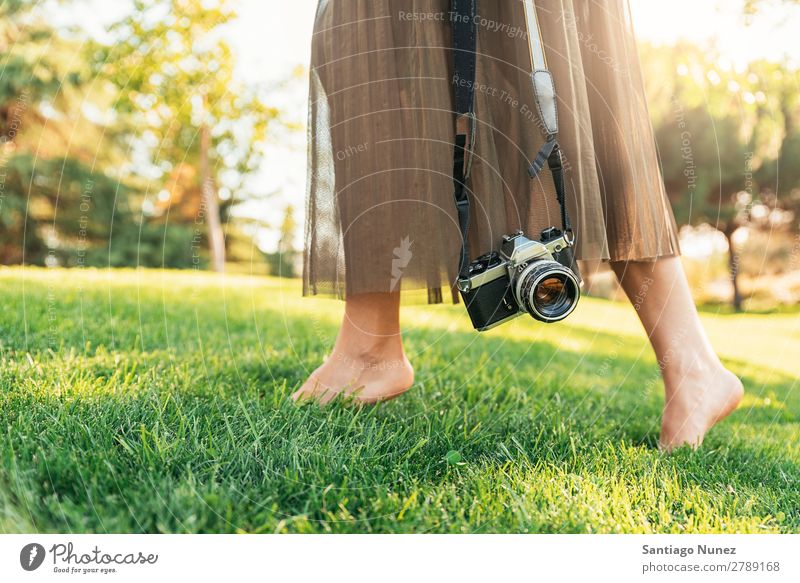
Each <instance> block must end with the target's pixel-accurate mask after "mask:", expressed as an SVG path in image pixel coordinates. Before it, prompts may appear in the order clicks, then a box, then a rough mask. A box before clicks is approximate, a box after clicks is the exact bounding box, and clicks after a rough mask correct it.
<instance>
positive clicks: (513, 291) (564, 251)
mask: <svg viewBox="0 0 800 583" xmlns="http://www.w3.org/2000/svg"><path fill="white" fill-rule="evenodd" d="M458 288H459V291H460V292H461V297H462V298H463V299H464V303H465V304H466V306H467V312H468V313H469V317H470V319H471V320H472V325H473V326H474V327H475V329H476V330H479V331H483V330H489V329H491V328H494V327H495V326H498V325H500V324H502V323H504V322H507V321H508V320H511V319H512V318H516V317H517V316H519V315H521V314H523V313H528V314H529V315H531V316H532V317H533V318H534V319H536V320H539V321H541V322H557V321H559V320H563V319H564V318H566V317H567V316H568V315H569V314H571V313H572V311H573V310H574V309H575V306H577V304H578V299H579V298H580V279H579V277H578V275H577V270H576V269H575V258H574V254H573V251H572V238H571V236H566V235H565V234H564V233H562V231H561V230H560V229H557V228H556V227H549V228H547V229H545V230H544V231H542V233H541V237H540V239H539V240H538V241H534V240H532V239H528V238H527V237H525V235H524V234H523V233H522V231H517V232H516V233H514V234H513V235H505V236H504V237H503V240H502V244H501V246H500V251H499V252H498V251H492V252H490V253H486V254H485V255H481V256H480V257H478V258H477V259H475V260H474V261H472V263H470V265H469V275H468V276H467V277H464V278H459V280H458Z"/></svg>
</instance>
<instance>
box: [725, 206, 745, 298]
mask: <svg viewBox="0 0 800 583" xmlns="http://www.w3.org/2000/svg"><path fill="white" fill-rule="evenodd" d="M736 228H737V226H736V223H735V222H734V221H730V222H729V223H728V224H726V225H725V231H724V233H725V239H727V241H728V271H729V272H730V276H731V286H732V287H733V298H732V300H731V304H732V305H733V309H734V310H735V311H737V312H741V311H742V294H741V292H740V291H739V256H738V255H737V254H736V248H735V247H734V245H733V234H734V232H736Z"/></svg>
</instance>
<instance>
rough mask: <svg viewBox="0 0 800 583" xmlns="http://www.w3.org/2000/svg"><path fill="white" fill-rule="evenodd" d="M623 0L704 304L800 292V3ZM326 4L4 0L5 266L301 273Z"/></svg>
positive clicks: (792, 299)
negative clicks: (310, 110)
mask: <svg viewBox="0 0 800 583" xmlns="http://www.w3.org/2000/svg"><path fill="white" fill-rule="evenodd" d="M630 6H631V12H632V16H633V20H634V26H635V29H636V31H637V36H638V41H639V43H640V54H641V57H642V66H643V69H644V77H645V80H646V85H647V93H648V100H649V104H650V113H651V116H652V120H653V125H654V128H655V132H656V139H657V143H658V148H659V154H660V158H661V164H662V168H663V173H664V179H665V183H666V186H667V191H668V193H669V196H670V200H671V202H672V205H673V208H674V210H675V216H676V219H677V221H678V223H679V225H680V226H681V243H682V249H683V253H684V262H685V264H686V267H687V271H688V273H689V276H690V280H691V283H692V287H693V290H694V292H695V294H696V299H697V301H698V302H700V303H705V304H719V305H721V306H730V309H731V310H752V311H762V310H775V309H781V308H782V307H784V306H792V305H797V304H798V303H800V234H799V232H798V225H799V224H800V164H798V161H800V71H799V70H798V66H799V65H800V63H799V60H800V41H798V38H797V31H798V30H800V2H798V0H727V1H724V2H723V1H722V0H676V1H673V2H670V3H654V2H648V1H647V0H630ZM315 8H316V2H315V0H294V1H293V2H291V3H288V2H277V0H266V1H264V0H261V1H259V0H240V1H234V0H229V1H220V0H138V1H128V0H118V1H115V2H107V1H106V2H102V1H100V0H60V1H56V0H52V1H24V0H0V63H1V64H0V264H2V265H19V264H26V265H42V266H52V267H56V266H60V267H74V268H89V267H163V268H176V269H204V270H205V269H207V270H216V271H221V270H223V269H224V270H226V271H228V272H244V273H254V274H272V275H280V276H283V277H293V276H296V275H297V274H298V273H299V269H300V258H301V254H300V249H301V246H302V230H303V220H304V219H303V208H304V196H305V179H306V168H305V154H306V128H305V120H306V95H307V85H306V77H307V63H308V59H309V53H310V50H309V49H310V42H311V29H312V25H313V18H314V11H315ZM584 273H585V274H589V276H588V277H587V287H588V290H589V292H590V293H591V294H593V295H598V296H602V297H611V298H613V297H617V296H618V295H619V290H618V289H617V288H616V285H615V283H614V280H613V278H612V277H611V274H610V273H609V272H608V271H607V270H606V268H605V267H604V266H602V265H587V266H585V268H584ZM726 309H727V308H726Z"/></svg>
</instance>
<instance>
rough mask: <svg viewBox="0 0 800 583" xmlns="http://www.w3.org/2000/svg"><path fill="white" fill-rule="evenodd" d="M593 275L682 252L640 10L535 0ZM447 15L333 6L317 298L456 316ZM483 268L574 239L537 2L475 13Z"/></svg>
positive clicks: (424, 0)
mask: <svg viewBox="0 0 800 583" xmlns="http://www.w3.org/2000/svg"><path fill="white" fill-rule="evenodd" d="M536 5H537V12H538V15H539V20H540V23H541V27H542V35H543V40H544V44H545V50H546V56H547V60H548V66H549V68H550V70H551V72H552V73H553V77H554V80H555V85H556V93H557V97H558V108H559V111H558V113H559V129H560V132H559V143H560V144H561V147H562V152H563V154H564V158H565V167H566V182H567V198H568V208H569V212H570V216H571V218H572V222H573V225H574V228H575V233H576V241H577V256H578V258H580V259H595V260H596V259H600V260H607V259H611V260H614V261H621V260H652V259H656V258H658V257H663V256H669V255H675V254H678V253H679V247H678V239H677V228H676V225H675V220H674V217H673V215H672V211H671V209H670V206H669V202H668V200H667V197H666V194H665V191H664V185H663V180H662V177H661V173H660V169H659V163H658V157H657V152H656V148H655V142H654V138H653V130H652V125H651V122H650V118H649V114H648V109H647V104H646V101H645V94H644V84H643V81H642V74H641V68H640V64H639V60H638V55H637V50H636V43H635V39H634V35H633V29H632V26H631V18H630V13H629V7H628V4H627V1H626V0H574V1H573V0H539V1H537V2H536ZM449 9H450V3H449V0H402V1H401V0H395V1H388V0H321V1H320V2H319V5H318V8H317V14H316V21H315V25H314V36H313V41H312V57H311V67H310V83H309V87H310V98H309V125H308V131H309V158H308V162H309V166H308V192H307V205H306V231H305V253H304V270H303V280H304V281H303V283H304V285H303V292H304V294H306V295H320V296H331V297H339V298H346V297H347V296H348V295H352V294H362V293H376V292H378V293H386V292H397V291H402V292H403V296H404V299H405V300H411V301H415V300H422V301H428V302H431V303H436V302H441V301H443V300H449V299H450V298H453V299H455V298H456V295H455V294H454V293H453V285H454V282H455V278H456V270H457V265H458V252H459V246H460V235H459V230H458V223H457V219H456V212H455V207H454V203H453V198H452V197H453V184H452V156H453V141H454V134H455V129H454V117H453V100H454V96H453V88H452V78H453V55H452V49H451V28H450V22H449V19H450V14H449ZM476 22H477V25H478V26H477V28H478V59H477V60H478V63H477V77H476V116H477V143H476V150H475V159H474V164H473V170H472V177H471V184H470V185H469V187H470V199H471V202H472V216H471V221H470V228H469V236H468V241H469V247H470V253H471V257H475V256H477V255H479V254H482V253H485V252H487V251H489V250H492V249H496V248H498V247H499V244H500V240H501V237H502V236H503V235H504V234H507V233H511V232H514V231H516V230H517V229H522V230H523V231H524V232H525V233H526V234H527V235H528V236H530V237H532V238H535V237H538V234H539V232H540V231H541V230H542V229H543V228H545V227H548V226H550V225H555V226H560V217H559V207H558V203H557V201H556V198H555V193H554V190H553V186H552V180H551V177H550V175H549V172H548V171H547V170H545V171H543V172H542V174H541V175H540V176H539V177H537V178H536V179H534V180H531V179H530V178H529V176H528V174H527V171H526V168H527V166H528V164H529V163H530V161H531V159H532V158H533V157H534V156H535V155H536V152H537V151H538V149H539V147H540V146H541V144H542V142H543V141H544V135H543V133H542V131H541V124H540V121H539V119H538V117H537V115H536V113H535V112H536V107H535V103H534V98H533V88H532V84H531V81H530V69H531V65H530V57H529V52H528V44H527V36H526V31H525V19H524V8H523V3H522V2H521V1H520V0H492V1H489V0H483V1H481V2H479V16H478V18H477V20H476Z"/></svg>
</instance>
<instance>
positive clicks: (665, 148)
mask: <svg viewBox="0 0 800 583" xmlns="http://www.w3.org/2000/svg"><path fill="white" fill-rule="evenodd" d="M642 52H643V63H644V64H645V68H646V74H645V77H646V78H649V79H651V80H653V81H652V84H651V85H648V96H649V101H650V103H651V113H652V115H653V117H654V127H655V135H656V141H657V142H658V147H659V153H660V156H661V161H662V171H663V174H664V182H665V186H666V188H667V193H668V195H669V197H670V200H671V202H672V205H673V209H674V210H675V216H676V220H677V221H678V223H679V224H698V223H704V222H706V223H710V224H712V225H714V226H715V227H716V228H717V229H719V230H720V231H721V232H722V233H724V235H725V237H726V239H727V240H728V248H729V257H728V264H729V270H730V276H731V284H732V303H733V306H734V308H735V309H741V306H742V297H741V293H740V286H739V282H738V275H739V271H740V270H739V259H738V257H737V249H736V246H735V237H734V233H736V231H737V230H738V229H739V228H742V227H750V228H765V227H774V226H775V223H770V224H767V223H765V222H764V220H763V214H764V213H760V214H759V212H756V213H754V210H757V211H762V210H763V209H766V208H773V209H775V208H781V207H782V208H787V207H788V206H789V205H790V201H791V200H792V197H793V192H794V191H795V190H796V189H797V188H800V173H798V172H797V170H796V168H795V164H793V163H792V162H790V160H791V158H790V156H791V155H792V154H793V152H794V149H793V148H796V147H797V146H796V145H795V144H796V143H797V142H796V141H797V140H798V137H797V124H796V123H795V122H794V121H793V120H794V119H796V117H797V115H798V100H797V94H798V87H799V86H800V83H798V81H800V76H799V75H800V73H798V71H797V70H792V69H790V68H788V67H787V66H786V65H782V64H776V63H768V62H764V61H757V62H753V63H751V64H750V65H749V66H748V67H747V69H746V70H744V71H736V70H734V69H732V68H726V67H722V66H720V65H719V64H718V61H719V59H718V58H717V56H716V55H715V54H713V53H706V52H704V51H703V50H701V49H700V48H698V47H695V46H692V45H688V44H680V45H677V46H675V47H673V48H671V49H670V48H664V47H659V48H657V49H654V48H651V47H647V46H645V47H643V51H642ZM656 81H657V82H656ZM779 177H780V182H779V180H778V178H779ZM757 215H758V216H757ZM767 216H769V217H773V218H775V219H776V220H780V221H782V220H783V218H785V216H786V215H780V214H779V213H769V212H768V213H767Z"/></svg>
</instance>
